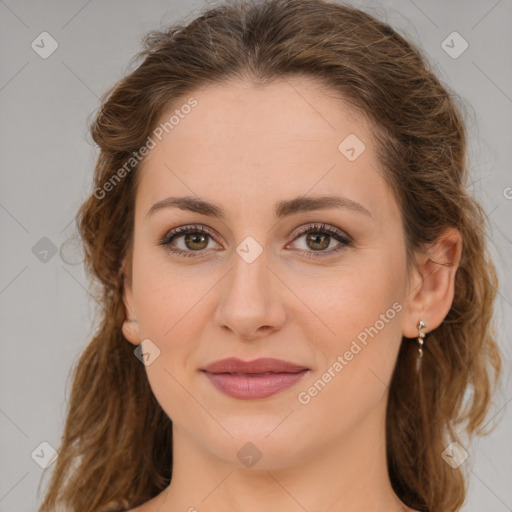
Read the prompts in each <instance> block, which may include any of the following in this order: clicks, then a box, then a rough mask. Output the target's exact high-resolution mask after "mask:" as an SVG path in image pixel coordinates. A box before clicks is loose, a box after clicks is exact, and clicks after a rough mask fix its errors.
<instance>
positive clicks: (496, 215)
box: [0, 0, 512, 512]
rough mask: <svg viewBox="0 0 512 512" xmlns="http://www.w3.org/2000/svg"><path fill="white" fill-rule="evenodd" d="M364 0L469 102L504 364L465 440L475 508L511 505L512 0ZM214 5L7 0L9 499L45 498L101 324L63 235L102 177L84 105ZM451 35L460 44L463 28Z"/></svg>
mask: <svg viewBox="0 0 512 512" xmlns="http://www.w3.org/2000/svg"><path fill="white" fill-rule="evenodd" d="M353 4H354V5H356V6H358V7H362V8H364V9H366V10H368V11H369V12H370V13H371V14H373V15H375V16H377V17H379V18H382V19H385V20H387V21H388V23H390V24H391V25H392V26H393V27H394V28H396V29H397V30H399V31H400V32H401V33H403V34H405V35H406V36H407V37H409V38H410V39H412V40H413V41H415V42H416V43H417V44H419V45H420V46H421V47H422V48H423V49H424V51H425V53H426V54H427V55H428V57H429V58H430V60H431V61H432V62H433V63H434V65H435V69H436V71H437V73H438V75H439V76H440V78H441V80H442V81H443V82H444V83H445V84H447V85H448V86H449V87H451V88H452V89H454V90H455V91H456V92H457V93H458V94H459V95H460V96H461V97H462V98H463V99H464V100H465V101H466V102H467V103H468V104H469V105H470V106H471V107H470V110H469V113H468V114H469V115H468V119H467V121H468V123H469V132H470V137H471V140H470V164H471V170H472V173H473V179H474V184H473V186H472V189H473V192H474V193H475V194H476V196H477V197H478V198H479V199H480V200H481V201H482V203H483V205H484V207H485V210H486V212H487V213H488V221H489V223H490V225H491V226H492V230H491V232H490V247H491V250H492V253H493V255H494V258H495V262H496V264H497V266H498V272H499V278H500V280H501V283H500V289H499V296H498V304H497V325H498V328H499V341H500V344H501V347H502V349H503V351H504V353H505V375H504V378H503V381H502V385H501V388H500V390H499V393H498V394H497V396H496V400H495V404H494V405H493V408H492V414H491V415H494V417H495V420H500V421H499V423H498V427H497V428H496V430H494V431H493V433H492V434H491V435H490V436H489V437H486V438H481V439H478V440H477V441H476V442H475V444H474V445H473V446H472V447H469V450H468V451H469V454H470V455H469V459H468V461H467V462H466V463H465V464H467V467H468V468H469V469H470V470H471V480H470V492H469V498H468V500H467V502H466V504H465V505H464V507H463V510H465V511H467V512H474V511H482V512H483V511H485V512H505V511H512V485H511V483H512V436H511V433H512V403H511V402H512V384H511V380H510V374H511V372H510V369H511V364H510V361H511V343H510V334H511V331H512V321H511V319H512V279H511V277H510V272H507V265H508V270H509V269H510V264H511V262H512V260H511V253H512V243H511V240H512V223H511V222H510V217H511V215H512V199H511V198H512V188H511V189H509V188H507V187H512V174H511V161H512V149H511V148H512V136H511V134H512V55H511V53H512V52H511V50H512V31H510V26H512V0H500V1H496V0H490V1H476V0H473V1H467V0H457V1H451V2H448V1H446V0H443V1H428V2H421V3H420V0H416V1H415V2H413V1H412V0H393V1H388V2H384V3H382V2H377V1H369V0H368V1H362V2H353ZM204 5H205V2H204V1H185V0H167V1H163V0H149V1H146V2H136V1H134V0H131V1H121V0H110V1H108V2H105V1H103V2H100V1H99V0H89V1H84V0H81V1H75V0H74V1H64V0H53V1H41V2H29V1H26V0H20V1H15V0H5V1H2V0H0V39H1V45H0V47H1V65H0V69H1V74H0V103H1V113H2V116H1V120H0V154H1V158H2V172H1V186H0V225H1V229H2V241H1V243H0V258H1V259H0V261H1V262H2V264H1V267H0V335H1V340H2V357H0V375H1V388H0V461H1V468H0V512H6V511H9V512H20V511H28V510H36V508H37V506H38V504H39V502H40V498H39V497H38V496H37V486H38V484H39V481H40V478H41V476H42V474H43V470H42V469H41V467H40V466H39V465H38V464H37V463H36V462H35V460H33V458H32V457H31V454H32V453H33V452H34V450H36V449H37V450H36V452H35V453H39V454H41V453H43V452H44V447H43V452H41V448H40V447H39V445H40V443H41V442H43V441H46V442H48V443H50V445H52V446H54V447H55V448H58V446H59V439H60V435H61V432H62V427H63V421H64V414H65V406H66V397H67V396H68V392H69V388H70V381H69V371H70V368H71V366H72V364H73V363H74V362H75V360H76V358H77V357H78V355H79V354H80V352H81V351H82V350H83V349H84V347H85V346H86V344H87V343H88V341H89V339H90V336H91V333H92V332H93V328H92V325H93V322H94V314H93V313H94V301H93V300H92V299H91V297H90V296H89V295H88V292H87V286H88V283H87V278H86V276H85V274H84V272H83V268H82V265H81V263H80V254H79V253H77V251H76V250H73V243H72V241H71V242H70V241H68V242H66V243H65V244H64V242H65V241H66V240H69V239H70V237H72V235H73V232H74V226H73V223H72V219H73V215H74V214H75V211H76V209H77V208H78V206H79V205H80V203H81V202H82V201H83V200H84V199H85V197H86V195H87V193H88V192H89V191H90V184H91V176H92V174H91V173H92V168H93V164H94V160H95V157H96V150H95V149H94V148H93V146H92V145H91V143H90V138H89V136H88V133H87V121H88V117H89V116H90V115H91V114H92V113H93V112H94V111H95V109H96V108H97V106H98V99H99V96H100V95H101V94H102V93H103V92H104V91H105V90H106V89H107V88H108V87H110V86H111V85H112V84H113V83H114V82H115V81H116V80H118V79H119V78H120V77H121V76H122V75H123V74H124V73H125V72H126V71H127V65H128V62H129V59H130V58H131V57H132V55H133V54H134V53H136V52H137V51H138V50H139V49H140V37H141V36H142V35H143V34H144V33H145V32H147V31H149V30H151V29H154V28H160V27H162V26H163V25H165V24H166V23H171V22H173V21H175V20H178V19H186V20H188V19H191V18H192V17H194V16H195V15H196V14H197V12H198V11H199V10H200V9H201V8H202V7H203V6H204ZM43 31H46V32H49V33H50V34H51V36H52V37H53V38H54V39H55V40H56V41H57V43H58V48H57V50H56V51H55V52H54V53H53V54H52V55H51V56H49V57H48V58H47V59H43V58H41V57H40V56H39V55H38V54H37V53H36V52H35V51H34V50H33V49H32V47H31V43H32V41H34V40H36V41H37V40H40V39H36V38H38V36H39V34H41V32H43ZM453 31H457V32H458V33H460V34H461V36H462V37H463V38H464V39H465V40H466V41H467V42H468V44H469V47H468V49H467V50H466V51H465V52H464V53H462V54H461V55H460V56H459V57H458V58H453V57H452V56H450V55H448V53H447V52H446V51H445V50H444V49H443V47H442V42H443V41H444V40H445V39H446V37H447V36H448V35H449V34H451V33H452V32H453ZM448 41H449V40H448ZM449 44H450V45H451V43H449ZM452 46H454V50H452V51H457V50H458V49H460V48H461V46H460V41H456V42H454V43H453V45H452ZM46 48H48V45H46ZM43 237H46V238H47V239H49V241H48V240H43V241H40V240H41V239H42V238H43ZM71 240H72V238H71ZM63 244H64V245H63ZM34 246H35V249H33V248H34ZM52 249H53V251H52ZM45 250H47V251H49V252H47V253H45V252H44V251H45ZM54 253H55V254H54ZM38 447H39V448H38ZM34 459H36V460H37V457H35V456H34ZM51 468H52V466H50V469H49V470H48V471H46V472H45V475H44V482H45V483H46V481H47V480H48V475H49V471H50V470H51Z"/></svg>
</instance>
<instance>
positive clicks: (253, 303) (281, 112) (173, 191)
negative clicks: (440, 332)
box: [123, 77, 461, 512]
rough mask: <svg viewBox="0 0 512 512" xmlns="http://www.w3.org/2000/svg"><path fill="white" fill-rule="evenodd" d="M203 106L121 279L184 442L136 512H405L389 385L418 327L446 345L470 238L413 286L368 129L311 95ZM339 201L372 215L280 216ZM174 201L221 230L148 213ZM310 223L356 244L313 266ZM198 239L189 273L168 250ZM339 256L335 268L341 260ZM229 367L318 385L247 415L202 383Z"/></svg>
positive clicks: (447, 235)
mask: <svg viewBox="0 0 512 512" xmlns="http://www.w3.org/2000/svg"><path fill="white" fill-rule="evenodd" d="M292 85H293V87H292ZM191 96H194V98H196V99H197V101H198V105H197V106H196V107H195V108H194V109H193V110H192V111H191V113H190V114H188V115H187V116H185V118H184V119H182V120H180V122H179V124H178V125H177V126H175V127H174V129H173V130H172V131H170V132H169V134H168V135H166V136H165V137H164V138H163V140H162V141H161V142H159V143H158V144H157V146H156V147H155V148H154V149H152V150H151V152H150V154H149V155H148V157H147V158H146V160H145V161H144V164H143V167H142V169H141V170H140V171H141V175H140V183H139V187H138V190H137V194H136V204H135V228H134V240H133V253H132V254H130V257H129V258H128V259H127V261H126V266H125V271H126V281H125V293H124V299H125V305H126V315H127V318H136V319H137V322H130V323H128V322H125V325H124V327H123V331H124V334H125V336H126V338H127V339H128V340H129V341H130V342H131V343H133V344H134V345H138V344H140V343H141V341H142V340H144V339H150V340H151V341H152V343H154V345H156V346H157V347H158V349H159V350H160V355H159V357H157V358H156V359H154V361H153V362H151V364H149V365H148V366H146V367H145V368H146V371H147V376H148V379H149V382H150V385H151V388H152V390H153V392H154V394H155V396H156V398H157V400H158V402H159V403H160V405H161V406H162V408H163V409H164V410H165V412H166V413H167V414H168V416H169V417H170V418H171V419H172V421H173V434H174V446H173V448H174V461H173V478H172V483H171V484H170V486H169V487H168V488H167V489H165V490H164V491H163V492H162V493H161V494H159V495H158V496H156V497H155V498H153V499H152V500H150V501H148V502H147V503H145V504H144V505H142V506H140V507H138V508H136V509H134V510H136V511H137V512H152V511H157V510H158V511H160V512H167V511H168V512H171V511H178V510H180V511H181V510H183V511H185V510H188V511H193V510H197V511H199V512H203V511H205V512H208V511H218V510H223V511H226V512H234V511H240V510H243V511H244V512H252V511H256V510H258V511H261V510H266V511H267V512H277V511H282V510H287V511H289V512H295V511H297V512H302V511H303V510H307V511H308V512H320V511H322V512H326V511H329V512H331V511H332V512H334V511H342V510H343V512H360V511H361V510H365V511H368V512H370V511H377V510H378V511H379V512H383V511H388V512H398V511H411V510H412V509H410V508H408V507H406V506H405V505H404V504H403V503H402V502H401V501H400V500H399V499H398V497H397V496H396V495H395V493H394V492H393V490H392V488H391V484H390V481H389V477H388V474H387V469H386V453H385V412H386V404H387V397H388V385H389V383H390V380H391V376H392V372H393V369H394V366H395V363H396V358H397V354H398V350H399V347H400V343H401V341H402V336H405V337H408V338H416V337H417V336H418V330H417V323H418V321H419V319H423V320H424V321H425V322H426V323H427V325H428V329H427V331H430V330H432V329H435V328H436V327H437V326H439V324H440V323H441V322H442V320H443V319H444V317H445V316H446V315H447V313H448V311H449V309H450V305H451V303H452V300H453V291H454V279H455V271H456V268H457V265H458V262H459V259H460V250H461V240H460V234H459V233H458V232H457V231H456V230H453V229H446V231H445V232H444V233H443V235H442V237H441V238H440V240H439V241H438V243H437V244H436V246H435V247H434V248H433V250H432V253H433V255H431V258H432V259H434V260H437V261H441V262H443V261H444V262H451V263H453V264H452V265H448V266H444V265H436V264H434V263H433V262H432V261H431V259H430V258H429V257H428V256H427V255H425V254H419V253H418V254H417V263H416V264H415V265H414V267H413V268H412V270H411V272H408V271H407V266H406V253H405V235H404V232H403V230H402V224H401V216H400V211H399V209H398V206H397V203H396V200H395V198H394V196H393V192H392V190H390V188H389V187H388V185H387V183H386V182H385V181H384V179H383V177H382V175H381V172H380V169H379V163H378V161H377V157H376V153H375V147H374V144H373V142H372V139H371V135H370V131H369V126H368V124H367V123H366V122H365V120H364V119H362V118H361V117H358V116H357V115H356V114H354V112H352V111H351V110H350V109H349V108H348V107H347V106H346V105H344V104H343V103H341V102H340V101H338V100H336V99H334V96H333V95H329V94H326V91H325V89H323V88H322V87H321V86H320V84H318V83H316V82H315V81H314V80H311V79H306V78H302V77H293V78H287V79H286V80H278V81H275V82H273V83H272V84H271V85H268V86H266V87H256V86H254V85H252V84H251V83H250V82H246V81H231V82H228V83H225V84H222V85H219V84H217V85H215V86H209V87H208V88H204V89H201V90H197V91H195V92H194V94H191ZM184 102H185V100H184V101H183V103H184ZM168 117H169V116H168V115H166V116H164V118H165V119H168ZM349 134H356V135H357V137H358V138H359V139H360V140H361V141H363V142H364V144H365V146H366V148H365V150H364V151H363V152H362V153H361V154H360V155H359V156H358V158H356V159H355V160H354V161H349V160H348V159H347V158H346V157H345V156H344V155H343V154H342V153H341V152H340V151H339V150H338V145H339V144H340V142H341V141H343V140H344V139H345V138H346V137H347V136H348V135H349ZM333 194H336V195H339V196H344V197H346V198H349V199H351V200H352V201H356V202H357V203H359V204H360V205H362V206H363V207H364V208H365V209H367V210H368V212H369V214H370V215H367V214H364V213H361V212H358V211H353V210H350V209H346V208H345V209H343V208H327V209H322V210H314V211H306V212H299V213H295V214H293V215H290V216H289V217H285V218H282V219H280V220H276V219H275V218H274V217H273V209H274V205H275V204H276V203H277V202H278V201H282V200H288V199H292V198H295V197H297V196H302V195H307V196H324V195H333ZM169 196H173V197H182V196H193V197H198V198H201V199H203V200H206V201H209V202H213V203H215V204H217V205H219V206H220V207H222V208H223V209H224V210H225V212H226V217H225V218H224V219H223V220H220V219H217V218H214V217H211V216H208V215H205V214H200V213H194V212H191V211H186V210H182V209H179V208H176V207H169V208H163V209H160V210H158V211H156V212H154V213H153V214H151V215H148V214H147V213H148V210H149V209H150V208H151V206H152V205H153V204H154V203H156V202H157V201H160V200H163V199H165V198H167V197H169ZM314 223H325V224H326V225H328V226H333V227H337V228H339V229H340V230H342V231H343V232H344V233H346V234H347V235H349V236H350V238H351V239H352V243H351V244H350V245H348V246H343V244H342V245H341V247H342V250H340V251H339V252H332V253H330V254H328V255H326V256H323V257H322V255H321V254H320V257H317V258H308V257H306V256H305V253H315V254H318V252H319V250H316V251H315V250H314V249H312V247H313V248H314V247H316V246H315V245H314V243H313V246H312V245H311V242H310V243H309V244H308V242H307V239H306V235H301V236H297V235H295V232H296V229H297V228H298V227H299V226H302V225H310V224H314ZM188 224H200V225H202V226H206V227H208V228H210V230H211V231H212V232H213V233H214V235H215V236H214V237H208V236H206V239H205V241H204V243H203V245H202V246H201V247H206V249H205V250H203V253H202V255H198V254H197V250H198V249H197V248H196V247H197V246H194V245H193V244H192V245H190V244H189V245H188V246H187V245H185V237H184V236H183V234H182V236H181V237H180V236H179V235H178V237H177V238H175V239H174V240H173V243H174V245H175V247H177V248H180V249H182V250H186V251H189V252H193V251H194V250H195V251H196V253H194V254H192V257H184V256H180V255H176V254H172V253H170V252H169V251H168V249H167V248H166V247H164V246H162V245H158V242H159V241H160V240H161V239H162V238H163V237H164V236H165V235H166V233H168V232H169V231H170V230H171V229H172V228H175V227H178V226H184V225H188ZM192 231H193V230H192ZM312 232H315V231H314V229H313V230H312ZM316 232H318V230H317V231H316ZM247 236H251V237H253V238H254V239H255V240H256V241H257V242H258V244H259V245H260V246H261V248H262V253H261V254H260V255H259V256H258V257H257V258H256V259H255V260H254V261H253V262H252V263H248V262H247V261H245V260H244V259H243V258H242V257H241V256H240V255H239V254H238V253H237V252H236V248H237V246H239V245H240V244H241V242H242V241H243V240H244V239H245V238H246V237H247ZM330 240H331V241H330V244H329V246H328V249H322V250H323V251H324V252H325V251H326V250H330V249H331V248H334V247H338V248H339V247H340V245H339V244H340V242H338V241H337V240H336V239H335V238H334V237H331V239H330ZM396 303H398V304H399V305H400V306H401V310H400V311H398V312H396V314H395V315H394V318H393V319H391V320H388V322H386V323H385V326H384V327H383V328H381V329H380V330H379V331H378V334H377V335H374V337H373V338H369V339H368V343H367V345H366V346H363V345H361V344H360V343H359V345H361V347H362V349H361V350H360V351H359V352H358V353H357V355H355V356H354V357H353V358H352V360H350V361H348V362H347V365H346V366H344V367H343V369H342V371H341V372H339V373H337V374H336V376H335V377H333V378H332V379H331V381H330V382H329V383H328V384H327V385H326V386H325V387H324V388H323V389H322V390H321V392H319V393H318V394H317V395H316V396H314V397H312V398H311V400H310V401H309V403H307V404H303V403H300V402H299V400H298V394H299V393H300V392H302V391H305V390H306V391H307V390H308V388H309V387H310V386H312V384H313V383H315V382H316V381H318V379H320V378H321V377H322V375H323V374H324V373H325V372H326V371H327V370H328V368H330V367H332V366H333V363H334V362H335V361H336V360H337V357H338V356H339V355H343V354H344V353H345V352H346V351H347V350H349V349H350V347H351V344H352V342H353V340H356V339H357V336H358V334H360V333H361V332H362V331H364V329H365V328H366V327H370V326H374V325H375V324H376V321H377V320H379V318H381V317H380V315H382V314H385V313H386V311H387V310H389V309H390V308H392V305H393V304H396ZM405 342H409V343H415V340H414V339H413V340H405ZM229 356H235V357H239V358H241V359H244V360H252V359H255V358H259V357H275V358H279V359H284V360H287V361H291V362H294V363H298V364H301V365H303V366H306V367H308V368H309V369H310V371H309V372H308V373H307V374H306V375H305V376H304V377H303V379H302V380H301V381H300V382H299V383H298V384H296V385H295V386H293V387H292V388H289V389H287V390H285V391H283V392H281V393H278V394H277V395H274V396H272V397H269V398H266V399H260V400H245V401H244V400H239V399H235V398H231V397H228V396H226V395H224V394H222V393H220V392H219V391H218V390H216V389H215V388H214V387H213V386H212V384H211V383H210V382H209V380H208V379H207V378H206V377H205V376H204V374H203V373H202V372H200V371H199V369H200V368H201V367H204V366H205V365H206V364H208V363H210V362H212V361H215V360H218V359H223V358H225V357H229ZM331 373H332V372H331ZM248 442H250V443H252V444H253V445H254V446H256V447H257V449H258V451H259V452H260V453H261V459H260V460H259V461H258V462H257V463H256V464H255V465H254V466H252V467H246V466H245V465H244V464H243V463H242V462H241V461H240V460H239V459H238V457H237V452H238V451H239V450H240V449H241V448H242V447H243V446H244V445H245V444H246V443H248Z"/></svg>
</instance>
